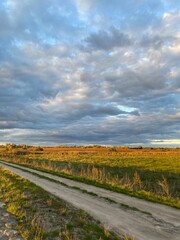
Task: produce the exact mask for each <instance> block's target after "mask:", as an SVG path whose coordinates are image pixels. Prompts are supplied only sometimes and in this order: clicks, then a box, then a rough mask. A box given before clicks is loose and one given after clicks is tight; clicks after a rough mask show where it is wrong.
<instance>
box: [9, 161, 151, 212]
mask: <svg viewBox="0 0 180 240" xmlns="http://www.w3.org/2000/svg"><path fill="white" fill-rule="evenodd" d="M5 164H6V165H7V166H11V165H9V164H7V163H5ZM13 167H14V168H16V169H19V170H22V169H21V168H20V167H17V166H13ZM23 172H28V173H31V174H32V175H34V176H38V177H39V178H42V179H47V180H49V181H51V182H55V183H58V184H60V185H62V186H65V187H67V188H70V189H74V190H78V191H80V192H82V193H85V194H89V195H91V196H94V197H98V198H100V199H103V200H105V201H107V202H109V203H110V204H117V205H118V206H119V208H123V209H126V210H127V211H128V210H130V211H136V212H141V213H143V214H146V215H148V216H149V215H151V213H149V212H145V211H142V210H140V209H138V208H136V207H131V206H129V205H128V204H124V203H118V202H116V201H114V200H112V199H111V198H109V197H102V196H99V195H98V194H96V193H94V192H90V191H87V190H85V189H81V188H80V187H75V186H69V185H68V184H66V183H63V182H61V181H58V180H55V179H52V178H49V177H47V176H42V175H39V174H38V173H34V172H31V171H29V170H27V169H26V170H25V169H23Z"/></svg>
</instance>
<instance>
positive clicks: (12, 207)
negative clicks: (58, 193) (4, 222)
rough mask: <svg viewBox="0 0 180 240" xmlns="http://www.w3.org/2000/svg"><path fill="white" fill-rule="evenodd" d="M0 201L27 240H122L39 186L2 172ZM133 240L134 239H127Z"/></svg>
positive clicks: (0, 174) (0, 172) (4, 171)
mask: <svg viewBox="0 0 180 240" xmlns="http://www.w3.org/2000/svg"><path fill="white" fill-rule="evenodd" d="M0 185H1V188H0V199H1V201H3V202H5V204H6V207H7V210H8V211H9V212H11V213H12V214H14V215H15V216H16V217H17V220H18V225H17V226H16V228H17V230H18V231H19V232H20V233H21V235H22V237H23V238H24V239H25V240H32V239H34V240H42V239H47V240H50V239H62V240H92V239H93V240H96V239H97V240H100V239H101V240H103V239H104V240H106V239H107V240H108V239H109V240H110V239H112V240H118V239H119V240H120V239H122V238H119V237H118V236H116V235H115V234H114V233H112V232H111V231H110V230H109V229H108V227H103V226H100V223H99V222H98V221H96V220H94V219H93V218H92V217H91V216H89V215H88V214H87V213H85V212H84V211H82V210H78V209H75V208H74V207H72V206H71V205H70V204H68V203H66V202H65V201H63V200H60V199H58V198H56V197H54V196H52V195H51V194H49V193H47V192H45V191H44V190H42V189H41V188H39V187H37V186H36V185H35V184H33V183H30V182H29V181H27V180H25V179H22V178H20V177H19V176H17V175H15V174H13V173H11V172H9V171H7V170H4V169H3V168H0ZM124 239H130V238H127V237H126V238H124Z"/></svg>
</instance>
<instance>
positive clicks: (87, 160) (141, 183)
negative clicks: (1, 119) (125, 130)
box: [0, 145, 180, 208]
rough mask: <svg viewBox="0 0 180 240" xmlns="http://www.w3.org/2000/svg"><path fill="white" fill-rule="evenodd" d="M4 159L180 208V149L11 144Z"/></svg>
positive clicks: (6, 149) (1, 152)
mask: <svg viewBox="0 0 180 240" xmlns="http://www.w3.org/2000/svg"><path fill="white" fill-rule="evenodd" d="M0 158H1V159H2V160H5V161H10V162H14V163H18V164H23V165H26V166H29V167H32V168H37V169H41V170H43V171H49V172H52V173H54V174H57V175H60V176H64V177H67V178H71V179H75V180H77V181H83V182H86V183H89V184H93V185H97V186H100V187H104V188H107V189H111V190H113V191H118V192H122V193H125V194H129V195H132V196H136V197H139V198H144V199H147V200H150V201H154V202H160V203H163V204H167V205H170V206H173V207H177V208H180V201H179V197H180V194H179V193H180V149H179V148H177V149H167V148H161V149H160V148H142V147H138V148H134V149H132V148H129V147H101V146H92V147H91V146H90V147H63V146H60V147H43V148H41V147H28V146H16V145H9V146H6V147H3V148H1V151H0Z"/></svg>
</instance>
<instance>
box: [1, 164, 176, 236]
mask: <svg viewBox="0 0 180 240" xmlns="http://www.w3.org/2000/svg"><path fill="white" fill-rule="evenodd" d="M0 166H2V167H4V168H6V169H8V170H10V171H12V172H14V173H16V174H18V175H19V176H21V177H23V178H25V179H27V180H29V181H31V182H33V183H35V184H36V185H38V186H40V187H42V188H43V189H45V190H46V191H48V192H50V193H52V194H54V195H56V196H57V197H59V198H61V199H63V200H65V201H67V202H69V203H71V204H72V205H74V206H75V207H77V208H81V209H83V210H85V211H86V212H88V213H90V214H91V215H92V216H93V217H94V218H96V219H98V220H100V221H101V222H102V223H103V224H105V225H108V226H110V228H111V229H112V230H113V231H115V232H116V233H118V234H119V235H124V234H126V235H130V236H133V237H134V239H137V240H144V239H151V240H156V239H157V240H161V239H162V240H166V239H173V240H176V239H177V240H179V239H180V222H179V219H180V211H179V210H178V209H174V208H171V207H167V206H164V205H161V204H156V203H151V202H146V201H144V200H140V199H136V198H134V197H129V196H126V195H124V194H120V193H115V192H112V191H108V190H105V189H101V188H98V187H94V186H90V185H87V184H84V183H80V182H76V181H73V180H69V179H65V178H61V177H57V176H54V175H51V174H47V173H44V172H40V171H36V170H33V169H29V168H25V167H20V166H18V165H15V164H10V163H8V164H7V163H4V162H3V161H1V162H0ZM27 171H28V172H27ZM34 174H38V175H34ZM43 177H46V179H45V178H43ZM47 178H48V179H47ZM50 179H53V180H56V182H53V181H51V180H50ZM58 182H59V183H58ZM61 183H63V185H62V184H61ZM64 184H66V186H64ZM68 186H69V187H68ZM72 187H76V188H79V189H81V190H86V191H88V192H90V193H91V194H88V193H85V192H82V191H81V190H78V189H74V188H72ZM92 193H94V195H95V194H96V196H93V195H92ZM107 198H108V199H109V200H111V203H110V202H108V201H107V200H106V199H107ZM112 201H113V203H112ZM124 205H126V206H127V205H128V206H129V207H126V208H124ZM134 208H136V209H134Z"/></svg>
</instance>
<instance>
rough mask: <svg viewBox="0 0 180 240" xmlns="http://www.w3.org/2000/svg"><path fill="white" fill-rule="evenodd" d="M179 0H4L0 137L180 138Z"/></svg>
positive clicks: (0, 8) (38, 141)
mask: <svg viewBox="0 0 180 240" xmlns="http://www.w3.org/2000/svg"><path fill="white" fill-rule="evenodd" d="M179 125H180V1H179V0H126V1H120V0H111V1H110V0H65V1H64V0H46V1H44V0H21V1H19V0H1V1H0V143H1V144H2V143H9V142H13V143H26V144H34V145H60V144H79V145H82V144H107V145H139V144H141V145H144V146H150V145H153V146H159V145H160V146H180V128H179Z"/></svg>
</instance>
